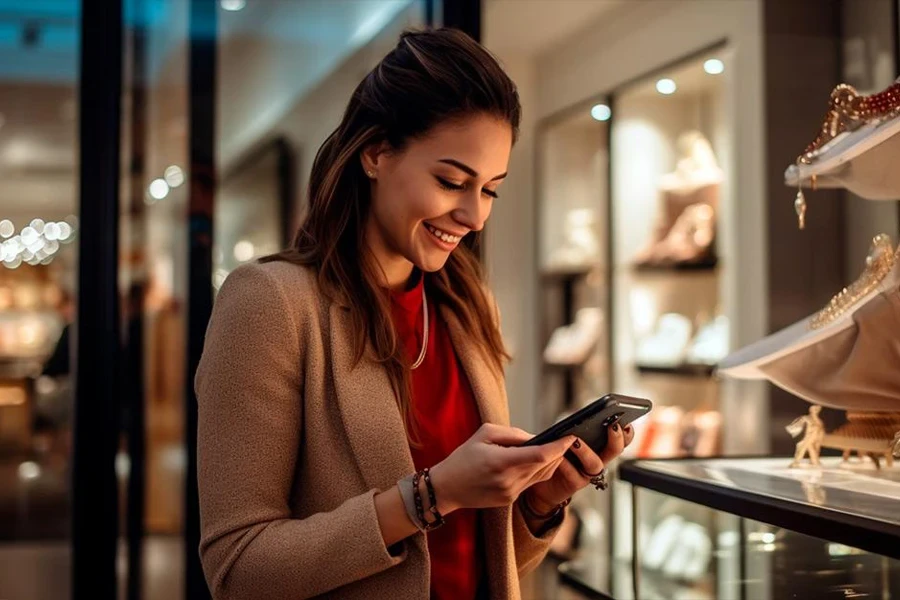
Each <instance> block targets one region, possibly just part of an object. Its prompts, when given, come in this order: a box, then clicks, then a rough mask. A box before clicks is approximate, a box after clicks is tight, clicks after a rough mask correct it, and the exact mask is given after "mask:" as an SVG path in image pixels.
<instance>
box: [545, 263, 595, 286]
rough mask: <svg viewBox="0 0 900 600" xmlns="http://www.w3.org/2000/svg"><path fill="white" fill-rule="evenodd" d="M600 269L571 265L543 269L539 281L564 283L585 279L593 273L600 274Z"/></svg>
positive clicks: (593, 266) (590, 266)
mask: <svg viewBox="0 0 900 600" xmlns="http://www.w3.org/2000/svg"><path fill="white" fill-rule="evenodd" d="M603 270H604V269H603V268H602V267H598V266H596V265H571V266H565V267H545V268H543V269H541V272H540V274H541V280H543V281H545V282H548V283H556V282H564V281H567V280H572V279H578V278H579V277H587V276H588V275H591V274H593V273H602V272H603Z"/></svg>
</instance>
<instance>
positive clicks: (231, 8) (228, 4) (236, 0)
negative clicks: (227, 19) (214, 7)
mask: <svg viewBox="0 0 900 600" xmlns="http://www.w3.org/2000/svg"><path fill="white" fill-rule="evenodd" d="M219 4H220V5H221V7H222V10H227V11H228V12H237V11H239V10H243V9H244V7H245V6H247V0H221V2H219Z"/></svg>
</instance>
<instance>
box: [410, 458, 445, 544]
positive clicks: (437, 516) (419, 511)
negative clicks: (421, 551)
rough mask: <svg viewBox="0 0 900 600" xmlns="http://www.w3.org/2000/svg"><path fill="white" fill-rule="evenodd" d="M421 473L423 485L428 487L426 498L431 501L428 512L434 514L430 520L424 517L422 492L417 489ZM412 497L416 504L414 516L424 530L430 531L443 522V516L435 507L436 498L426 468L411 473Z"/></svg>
mask: <svg viewBox="0 0 900 600" xmlns="http://www.w3.org/2000/svg"><path fill="white" fill-rule="evenodd" d="M423 475H424V477H425V486H426V487H427V488H428V499H429V501H430V502H431V507H430V508H429V512H430V513H431V514H432V516H434V520H433V521H431V522H429V521H428V519H426V518H425V509H424V507H423V506H422V493H421V492H420V491H419V481H420V479H421V478H422V476H423ZM413 498H414V500H415V504H416V516H417V517H418V518H419V521H420V522H421V523H422V528H423V529H424V530H425V531H432V530H434V529H437V528H438V527H440V526H441V525H443V524H444V523H445V521H444V517H443V516H441V513H440V512H438V509H437V499H436V498H435V495H434V486H432V485H431V476H430V475H429V473H428V469H423V470H422V471H419V472H417V473H416V474H415V475H413Z"/></svg>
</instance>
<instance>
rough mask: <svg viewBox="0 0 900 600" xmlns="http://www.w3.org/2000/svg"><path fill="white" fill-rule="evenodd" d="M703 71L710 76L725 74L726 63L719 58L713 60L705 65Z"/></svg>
mask: <svg viewBox="0 0 900 600" xmlns="http://www.w3.org/2000/svg"><path fill="white" fill-rule="evenodd" d="M703 70H704V71H706V72H707V73H709V74H710V75H721V74H722V73H724V72H725V63H723V62H722V61H721V60H719V59H718V58H711V59H709V60H708V61H706V62H705V63H703Z"/></svg>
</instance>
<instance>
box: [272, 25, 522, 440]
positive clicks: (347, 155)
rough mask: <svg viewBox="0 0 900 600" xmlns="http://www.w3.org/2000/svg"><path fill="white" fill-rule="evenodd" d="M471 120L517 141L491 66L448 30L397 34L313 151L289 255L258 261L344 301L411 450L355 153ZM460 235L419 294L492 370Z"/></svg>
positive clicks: (488, 339)
mask: <svg viewBox="0 0 900 600" xmlns="http://www.w3.org/2000/svg"><path fill="white" fill-rule="evenodd" d="M477 114H487V115H490V116H492V117H496V118H498V119H501V120H503V121H504V122H507V123H509V125H510V127H511V128H512V131H513V139H515V138H516V137H517V134H518V128H519V119H520V114H521V108H520V105H519V96H518V92H517V91H516V87H515V84H514V83H513V82H512V81H511V80H510V79H509V77H508V76H507V75H506V73H505V72H504V71H503V69H502V68H501V67H500V65H499V64H498V63H497V61H496V59H495V58H494V57H493V56H492V55H491V54H490V53H489V52H488V51H487V50H485V49H484V48H483V47H482V46H480V45H479V44H478V43H476V42H475V41H474V40H472V39H471V38H469V37H468V36H466V35H465V34H463V33H461V32H459V31H456V30H452V29H435V30H427V31H406V32H404V33H403V34H402V35H401V36H400V40H399V42H398V44H397V46H396V47H395V48H394V49H393V50H392V51H391V52H390V53H389V54H388V55H387V56H385V57H384V59H382V61H381V62H380V63H379V64H378V66H376V67H375V68H374V69H372V71H371V72H370V73H369V74H368V75H366V77H365V78H364V79H363V80H362V82H361V83H360V84H359V85H358V86H357V88H356V90H355V91H354V92H353V96H352V97H351V98H350V102H349V104H348V106H347V109H346V111H345V112H344V116H343V119H342V120H341V124H340V125H339V126H338V128H337V129H335V130H334V131H333V132H332V133H331V135H329V136H328V138H327V139H326V140H325V142H324V143H323V144H322V146H321V148H319V151H318V153H317V154H316V158H315V161H314V162H313V167H312V173H311V175H310V180H309V191H308V194H309V204H308V209H307V212H306V214H305V216H304V219H303V222H302V224H301V226H300V229H299V231H298V233H297V236H296V238H295V239H294V242H293V244H292V246H291V248H289V249H288V250H285V251H284V252H282V253H280V254H278V255H275V256H270V257H267V258H266V259H263V260H264V261H271V260H286V261H290V262H294V263H297V264H302V265H306V266H310V267H313V268H314V269H315V271H316V272H317V274H318V280H319V285H320V287H321V288H322V289H323V290H324V291H325V293H328V294H329V295H332V296H334V295H336V296H342V297H344V298H346V299H347V300H348V301H349V304H350V312H351V318H352V322H353V329H354V331H355V332H356V337H355V339H354V350H355V353H356V361H357V362H359V361H360V360H362V359H363V356H364V355H365V352H366V348H367V345H370V347H371V349H372V351H373V354H374V359H375V360H376V361H378V362H380V363H382V364H384V366H385V368H386V369H387V371H388V375H389V377H390V381H391V385H392V387H393V389H394V392H395V394H396V397H397V403H398V405H399V408H400V412H401V414H402V415H403V416H404V421H405V424H406V427H407V434H408V436H409V438H410V441H411V442H412V443H413V444H417V443H418V442H417V437H418V436H417V434H416V432H417V431H418V428H417V427H416V418H415V414H414V412H413V409H412V405H411V402H410V361H409V358H408V357H405V356H403V353H402V349H401V344H400V343H399V341H398V336H397V332H396V330H395V329H394V325H393V322H392V318H391V306H390V298H389V295H388V294H387V293H386V292H385V290H384V289H383V288H382V287H381V286H380V285H379V282H380V281H381V278H380V277H379V267H378V265H377V263H376V261H375V260H374V257H373V256H372V254H371V251H370V250H369V248H368V246H367V244H366V241H365V223H366V220H367V218H368V215H369V207H370V203H371V198H370V182H369V179H368V177H366V175H365V173H363V168H362V164H361V162H360V152H361V151H362V150H363V149H364V148H366V147H367V146H369V145H370V144H378V143H382V142H387V143H388V144H389V145H390V147H391V149H392V150H394V151H402V150H403V149H404V148H405V147H406V145H407V143H408V142H409V141H410V140H413V139H416V138H419V137H422V136H424V135H426V134H427V133H428V132H429V131H430V130H431V129H433V128H434V127H435V126H437V125H439V124H441V123H444V122H447V121H449V120H457V119H463V118H465V117H468V116H472V115H477ZM469 236H472V238H473V239H471V240H466V242H468V244H460V245H459V246H458V247H457V248H456V250H454V251H453V252H452V253H451V254H450V258H449V259H448V260H447V263H446V264H445V265H444V267H443V268H442V269H441V270H440V271H437V272H435V273H426V274H425V275H424V277H425V285H426V289H427V290H428V292H429V298H430V299H431V300H432V303H434V304H436V305H438V306H445V307H447V308H449V310H451V311H452V312H453V314H454V315H455V316H456V317H457V318H458V319H459V321H460V323H461V324H462V326H463V327H464V328H465V330H466V331H467V332H468V333H469V334H470V335H471V338H472V340H473V341H474V342H475V343H476V344H477V346H478V347H479V348H480V350H481V351H482V352H483V354H484V356H485V358H486V359H487V361H488V362H489V363H490V364H491V365H492V366H493V367H494V368H496V369H497V370H498V371H502V369H503V364H504V362H505V361H506V360H508V358H509V355H508V354H507V353H506V350H505V349H504V346H503V340H502V338H501V336H500V331H499V328H498V325H497V322H496V320H495V318H494V316H495V315H494V310H493V306H492V305H491V302H490V301H489V299H488V297H487V295H486V293H485V288H484V284H483V273H482V269H481V265H480V263H479V261H478V258H477V257H476V256H475V254H474V253H473V251H472V250H471V249H470V248H473V247H476V246H477V243H478V237H479V233H478V232H472V233H470V234H469ZM469 236H467V237H469Z"/></svg>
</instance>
